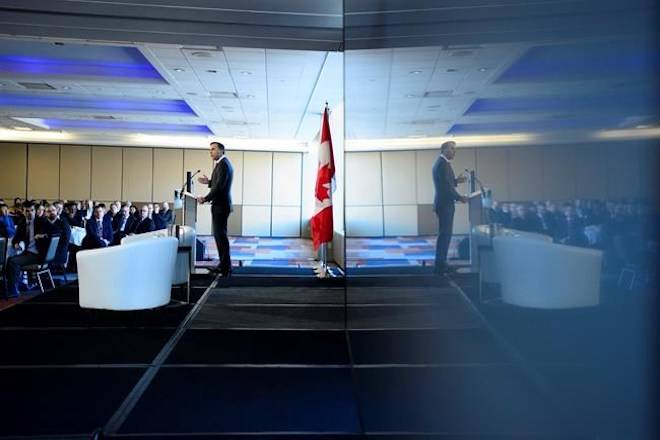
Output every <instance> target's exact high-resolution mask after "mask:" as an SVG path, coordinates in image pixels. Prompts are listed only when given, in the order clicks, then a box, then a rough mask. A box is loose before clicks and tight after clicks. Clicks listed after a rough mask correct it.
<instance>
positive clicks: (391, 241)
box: [198, 235, 465, 267]
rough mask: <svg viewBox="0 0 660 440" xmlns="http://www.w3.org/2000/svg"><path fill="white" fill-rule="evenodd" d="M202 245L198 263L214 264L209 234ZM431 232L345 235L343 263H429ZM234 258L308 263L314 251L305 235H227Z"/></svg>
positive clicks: (252, 262)
mask: <svg viewBox="0 0 660 440" xmlns="http://www.w3.org/2000/svg"><path fill="white" fill-rule="evenodd" d="M198 238H199V240H201V241H203V242H204V244H205V247H206V251H205V255H204V259H205V260H206V261H198V265H201V266H205V265H212V264H215V263H214V262H213V261H212V260H217V258H218V251H217V249H216V246H215V242H214V240H213V237H211V236H199V237H198ZM464 238H465V236H462V235H461V236H454V237H452V241H451V244H450V247H449V259H458V256H459V255H458V245H459V243H460V242H461V240H463V239H464ZM435 240H436V238H435V237H434V236H423V237H387V238H348V239H347V242H346V265H347V266H348V267H382V266H420V265H433V263H434V260H435ZM229 242H230V246H231V255H232V260H233V261H234V262H238V261H241V262H242V263H241V264H243V265H245V266H280V267H311V266H313V264H314V260H315V258H316V253H315V252H314V250H313V248H312V241H311V240H309V239H305V238H268V237H230V239H229Z"/></svg>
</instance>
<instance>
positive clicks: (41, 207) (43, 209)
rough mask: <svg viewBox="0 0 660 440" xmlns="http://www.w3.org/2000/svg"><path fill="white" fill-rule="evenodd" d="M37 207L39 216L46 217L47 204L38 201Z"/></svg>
mask: <svg viewBox="0 0 660 440" xmlns="http://www.w3.org/2000/svg"><path fill="white" fill-rule="evenodd" d="M35 206H36V208H37V217H39V218H41V217H45V215H46V205H45V204H43V202H42V203H37V204H36V205H35Z"/></svg>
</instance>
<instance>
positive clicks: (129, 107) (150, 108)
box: [0, 93, 195, 115]
mask: <svg viewBox="0 0 660 440" xmlns="http://www.w3.org/2000/svg"><path fill="white" fill-rule="evenodd" d="M0 106H2V107H26V108H35V109H63V110H88V111H105V112H107V111H118V112H129V113H130V112H136V113H165V114H181V115H195V112H194V111H193V110H192V109H191V108H190V107H189V106H188V104H186V102H185V101H183V100H176V99H107V98H95V99H90V98H80V97H79V98H76V97H71V96H64V95H31V94H30V95H24V94H17V93H6V94H0Z"/></svg>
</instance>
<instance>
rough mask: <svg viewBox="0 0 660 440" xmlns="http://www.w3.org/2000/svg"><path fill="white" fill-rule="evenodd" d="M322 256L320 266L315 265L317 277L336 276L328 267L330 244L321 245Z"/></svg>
mask: <svg viewBox="0 0 660 440" xmlns="http://www.w3.org/2000/svg"><path fill="white" fill-rule="evenodd" d="M320 254H321V258H320V261H319V264H318V266H316V267H314V273H315V274H316V277H317V278H334V274H333V273H332V272H331V271H330V269H329V268H328V244H327V243H323V244H322V245H321V252H320Z"/></svg>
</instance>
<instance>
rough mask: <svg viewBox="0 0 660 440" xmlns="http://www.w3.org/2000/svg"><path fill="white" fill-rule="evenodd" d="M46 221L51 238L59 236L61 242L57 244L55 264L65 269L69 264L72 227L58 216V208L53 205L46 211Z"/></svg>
mask: <svg viewBox="0 0 660 440" xmlns="http://www.w3.org/2000/svg"><path fill="white" fill-rule="evenodd" d="M46 220H47V221H48V224H49V227H50V236H51V237H54V236H59V237H60V241H59V243H57V253H56V254H55V259H54V260H53V263H54V264H55V265H57V266H60V267H64V266H65V265H66V262H67V255H68V253H69V240H71V227H70V226H69V224H68V223H67V222H65V221H63V220H62V219H60V217H59V216H58V215H57V207H56V206H55V205H54V204H53V205H50V206H49V207H48V209H47V210H46Z"/></svg>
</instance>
